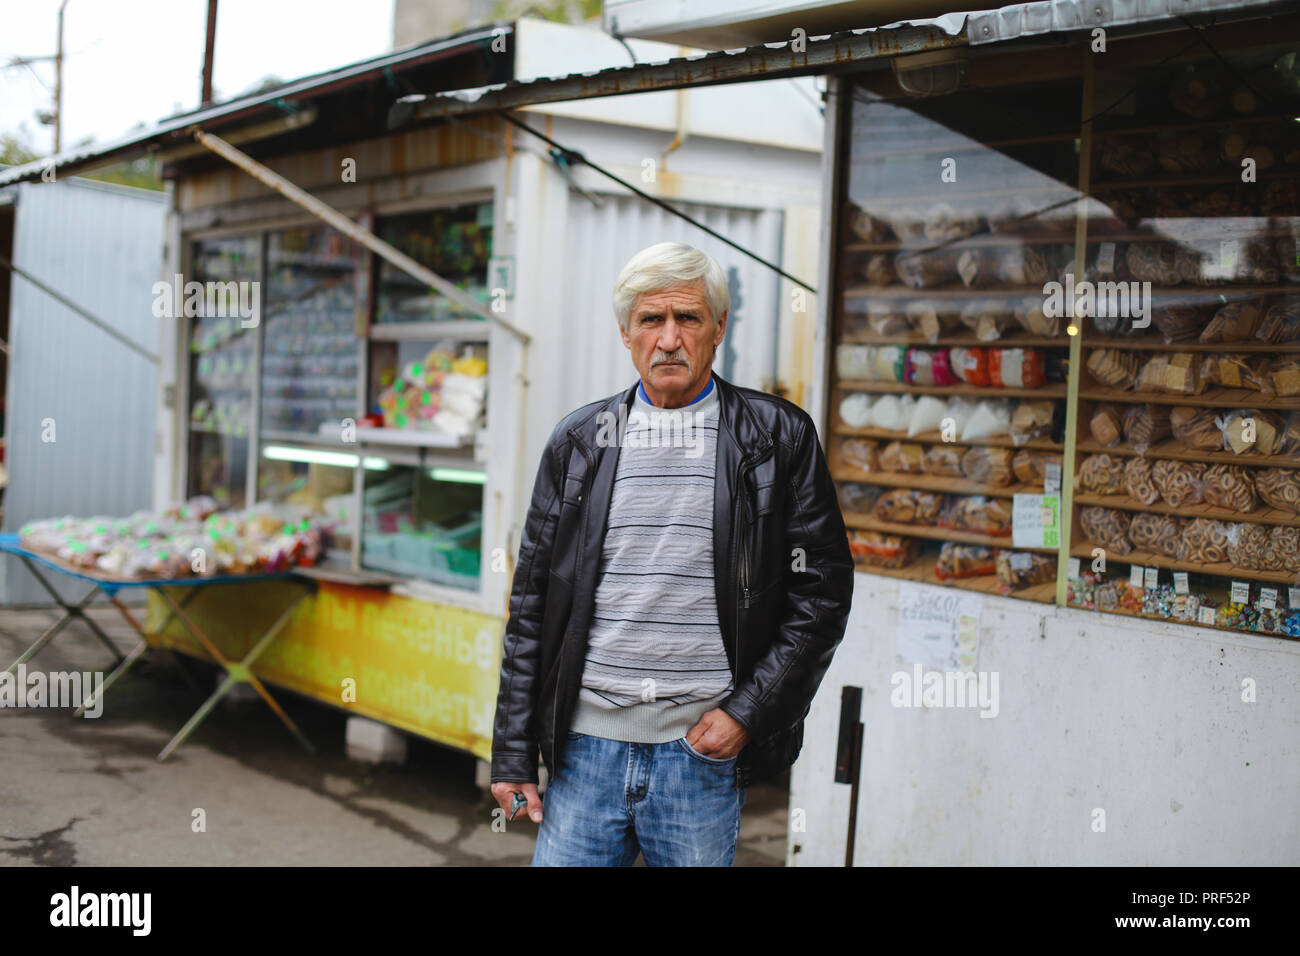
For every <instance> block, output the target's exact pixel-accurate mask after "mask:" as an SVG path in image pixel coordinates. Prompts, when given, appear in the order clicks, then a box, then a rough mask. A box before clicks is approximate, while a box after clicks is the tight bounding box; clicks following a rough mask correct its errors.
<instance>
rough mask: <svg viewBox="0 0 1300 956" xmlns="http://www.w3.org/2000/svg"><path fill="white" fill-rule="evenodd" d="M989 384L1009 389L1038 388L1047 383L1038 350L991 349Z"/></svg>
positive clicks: (1040, 353)
mask: <svg viewBox="0 0 1300 956" xmlns="http://www.w3.org/2000/svg"><path fill="white" fill-rule="evenodd" d="M988 351H989V382H990V383H991V384H993V385H997V386H999V387H1007V388H1038V387H1039V386H1040V385H1043V384H1045V383H1046V381H1047V378H1046V377H1045V376H1044V374H1043V353H1042V352H1041V351H1039V350H1038V349H997V348H994V349H989V350H988Z"/></svg>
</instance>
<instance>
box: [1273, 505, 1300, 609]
mask: <svg viewBox="0 0 1300 956" xmlns="http://www.w3.org/2000/svg"><path fill="white" fill-rule="evenodd" d="M1270 538H1271V543H1272V548H1273V551H1274V552H1275V553H1276V554H1277V559H1278V564H1279V565H1280V567H1279V568H1278V570H1280V571H1300V527H1296V526H1295V525H1282V524H1278V525H1274V526H1273V530H1272V531H1271V532H1270ZM1292 610H1296V609H1295V608H1292Z"/></svg>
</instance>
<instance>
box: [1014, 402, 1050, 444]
mask: <svg viewBox="0 0 1300 956" xmlns="http://www.w3.org/2000/svg"><path fill="white" fill-rule="evenodd" d="M1055 418H1056V403H1055V402H1053V401H1050V400H1041V401H1040V400H1037V399H1023V400H1021V401H1020V402H1018V403H1016V410H1015V411H1014V412H1013V413H1012V414H1011V441H1012V442H1013V443H1014V444H1016V445H1017V446H1019V445H1023V444H1024V443H1025V442H1027V441H1032V440H1033V439H1035V438H1049V437H1051V434H1052V426H1053V425H1054V423H1055Z"/></svg>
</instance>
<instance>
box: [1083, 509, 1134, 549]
mask: <svg viewBox="0 0 1300 956" xmlns="http://www.w3.org/2000/svg"><path fill="white" fill-rule="evenodd" d="M1128 526H1129V514H1128V512H1127V511H1120V510H1119V509H1118V508H1081V509H1080V510H1079V527H1080V528H1082V529H1083V534H1084V537H1085V538H1087V539H1088V541H1089V542H1090V543H1092V544H1095V545H1098V546H1100V547H1102V548H1105V549H1106V550H1107V551H1108V552H1110V553H1111V554H1128V553H1129V552H1130V551H1132V550H1133V545H1132V544H1130V543H1129V540H1128Z"/></svg>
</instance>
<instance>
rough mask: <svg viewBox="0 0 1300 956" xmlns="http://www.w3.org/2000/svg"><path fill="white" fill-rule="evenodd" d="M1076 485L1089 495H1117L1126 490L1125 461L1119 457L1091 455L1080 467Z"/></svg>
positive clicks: (1103, 454)
mask: <svg viewBox="0 0 1300 956" xmlns="http://www.w3.org/2000/svg"><path fill="white" fill-rule="evenodd" d="M1076 484H1077V485H1078V488H1079V490H1080V491H1082V492H1084V493H1085V494H1089V495H1117V494H1119V493H1120V492H1122V491H1123V490H1124V459H1123V458H1121V457H1119V456H1117V455H1107V454H1105V453H1102V454H1098V455H1089V456H1088V457H1087V458H1085V459H1084V460H1083V464H1081V465H1080V466H1079V475H1078V478H1077V479H1076Z"/></svg>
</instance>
